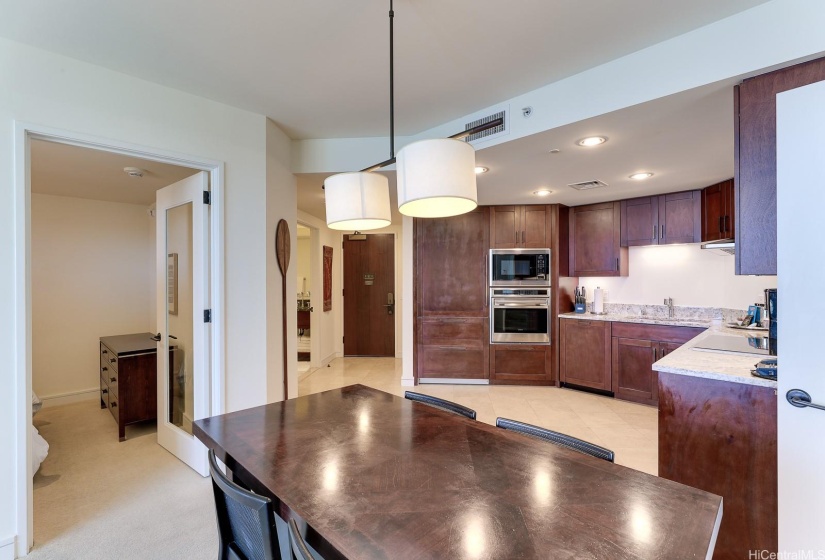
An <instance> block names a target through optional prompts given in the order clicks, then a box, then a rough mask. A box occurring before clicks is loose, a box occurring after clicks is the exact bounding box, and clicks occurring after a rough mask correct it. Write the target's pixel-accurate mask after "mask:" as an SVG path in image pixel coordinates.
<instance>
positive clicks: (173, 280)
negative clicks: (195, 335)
mask: <svg viewBox="0 0 825 560" xmlns="http://www.w3.org/2000/svg"><path fill="white" fill-rule="evenodd" d="M166 309H168V310H169V315H177V314H178V254H177V253H169V254H168V255H167V256H166Z"/></svg>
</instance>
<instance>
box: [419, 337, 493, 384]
mask: <svg viewBox="0 0 825 560" xmlns="http://www.w3.org/2000/svg"><path fill="white" fill-rule="evenodd" d="M486 361H487V360H486V352H485V351H484V348H483V347H482V346H477V345H470V344H467V345H465V344H460V343H458V341H456V342H455V343H454V344H444V345H437V346H436V345H422V346H420V347H419V354H418V371H419V373H418V377H419V378H432V377H437V378H438V377H440V378H448V379H487V377H488V374H487V368H485V367H484V366H485V363H486Z"/></svg>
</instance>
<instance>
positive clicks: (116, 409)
mask: <svg viewBox="0 0 825 560" xmlns="http://www.w3.org/2000/svg"><path fill="white" fill-rule="evenodd" d="M109 412H111V413H112V416H114V418H115V422H118V423H119V422H120V420H119V416H118V415H119V414H120V405H119V404H118V399H117V395H116V394H115V393H112V392H111V391H109Z"/></svg>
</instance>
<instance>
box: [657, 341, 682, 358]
mask: <svg viewBox="0 0 825 560" xmlns="http://www.w3.org/2000/svg"><path fill="white" fill-rule="evenodd" d="M681 346H682V344H681V343H677V342H660V343H659V358H658V359H660V360H661V359H662V358H664V357H665V356H667V355H668V354H670V353H671V352H673V351H674V350H677V349H679V347H681Z"/></svg>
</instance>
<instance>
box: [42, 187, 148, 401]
mask: <svg viewBox="0 0 825 560" xmlns="http://www.w3.org/2000/svg"><path fill="white" fill-rule="evenodd" d="M31 216H32V249H31V250H32V385H33V388H34V391H35V392H36V393H37V394H38V395H39V396H40V397H41V398H42V399H44V402H45V403H46V404H48V400H49V399H51V398H57V397H68V396H71V395H75V394H77V393H83V392H86V393H87V394H88V395H87V396H89V395H90V396H91V397H95V396H96V395H97V392H98V389H99V382H98V378H99V377H100V373H99V372H100V362H99V353H98V344H99V341H98V339H99V338H100V337H101V336H110V335H118V334H128V333H133V332H145V331H147V330H151V328H152V326H151V325H150V316H151V315H152V314H151V310H152V308H153V307H154V305H155V302H154V299H153V298H152V289H151V287H152V285H153V283H154V246H153V240H152V238H151V237H150V235H149V228H148V227H147V224H149V223H152V224H153V223H154V220H151V219H150V218H149V216H148V215H147V209H146V207H144V206H138V205H134V204H119V203H115V202H102V201H97V200H86V199H82V198H70V197H63V196H52V195H46V194H33V195H32V203H31Z"/></svg>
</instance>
